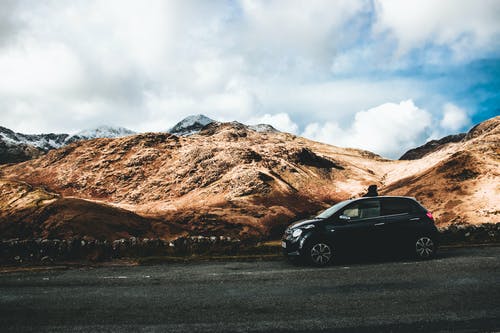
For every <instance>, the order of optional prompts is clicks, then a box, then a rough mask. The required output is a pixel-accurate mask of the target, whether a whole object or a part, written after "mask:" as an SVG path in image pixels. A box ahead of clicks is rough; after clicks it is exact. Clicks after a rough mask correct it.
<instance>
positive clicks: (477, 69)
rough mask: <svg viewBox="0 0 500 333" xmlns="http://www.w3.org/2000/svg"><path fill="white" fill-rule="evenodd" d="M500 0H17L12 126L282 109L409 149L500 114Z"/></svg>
mask: <svg viewBox="0 0 500 333" xmlns="http://www.w3.org/2000/svg"><path fill="white" fill-rule="evenodd" d="M499 92H500V0H481V1H478V0H439V1H435V0H419V1H416V0H415V1H405V0H386V1H383V0H371V1H368V0H366V1H365V0H346V1H343V0H338V1H336V0H324V1H323V0H308V1H294V0H287V1H285V0H283V1H272V0H270V1H245V0H242V1H201V0H200V1H189V0H181V1H156V0H148V1H139V0H137V1H127V0H102V1H95V0H81V1H80V0H75V1H50V0H36V1H35V0H32V1H23V0H2V1H1V2H0V126H4V127H7V128H10V129H12V130H15V131H17V132H22V133H47V132H56V133H61V132H64V133H74V132H78V131H80V130H82V129H87V128H92V127H96V126H100V125H113V126H123V127H126V128H129V129H131V130H134V131H137V132H144V131H165V130H167V129H169V128H170V127H172V126H173V125H174V124H175V123H177V122H178V121H179V120H181V119H182V118H184V117H186V116H189V115H193V114H204V115H206V116H208V117H210V118H212V119H215V120H218V121H233V120H236V121H240V122H243V123H246V124H257V123H268V124H271V125H273V126H275V127H276V128H277V129H279V130H282V131H286V132H290V133H293V134H296V135H300V136H305V137H307V138H310V139H313V140H317V141H322V142H326V143H330V144H333V145H337V146H343V147H355V148H361V149H366V150H370V151H373V152H375V153H378V154H380V155H382V156H385V157H389V158H398V157H399V156H400V155H401V154H402V153H404V152H405V151H406V150H408V149H409V148H413V147H415V146H418V145H420V144H423V143H425V142H426V141H427V140H430V139H436V138H439V137H442V136H444V135H448V134H453V133H458V132H461V131H466V130H467V129H469V128H470V127H471V126H472V125H473V124H476V123H478V122H481V121H483V120H486V119H488V118H491V117H493V116H496V115H498V114H500V93H499Z"/></svg>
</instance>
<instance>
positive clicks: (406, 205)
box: [282, 196, 438, 266]
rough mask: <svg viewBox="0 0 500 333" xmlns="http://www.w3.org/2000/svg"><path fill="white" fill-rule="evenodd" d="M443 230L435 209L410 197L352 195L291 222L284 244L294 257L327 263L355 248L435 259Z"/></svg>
mask: <svg viewBox="0 0 500 333" xmlns="http://www.w3.org/2000/svg"><path fill="white" fill-rule="evenodd" d="M437 235H438V231H437V228H436V226H435V225H434V219H433V217H432V214H431V213H430V212H429V211H428V210H427V209H425V208H424V207H423V206H422V205H421V204H420V203H419V202H418V201H417V200H415V199H414V198H410V197H392V196H391V197H389V196H381V197H371V198H360V199H355V200H347V201H342V202H339V203H337V204H336V205H334V206H332V207H330V208H328V209H327V210H325V211H323V212H322V213H321V214H319V215H318V216H316V217H314V218H313V219H311V220H306V221H299V222H296V223H293V224H292V225H290V226H289V227H288V228H287V229H286V231H285V234H284V236H283V239H282V247H283V252H284V254H285V255H287V256H289V257H302V258H304V259H306V260H307V261H308V262H310V263H311V264H313V265H316V266H324V265H326V264H328V263H330V262H331V261H334V260H335V259H336V258H337V256H339V255H342V254H349V253H352V252H356V253H359V252H360V251H361V252H364V253H368V254H371V253H374V252H379V251H387V250H388V251H397V253H408V254H411V255H414V256H416V257H417V258H419V259H428V258H432V257H433V256H434V255H435V253H436V250H437V240H438V238H437Z"/></svg>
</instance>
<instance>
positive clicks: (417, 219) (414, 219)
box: [410, 217, 420, 221]
mask: <svg viewBox="0 0 500 333" xmlns="http://www.w3.org/2000/svg"><path fill="white" fill-rule="evenodd" d="M419 220H420V217H414V218H412V219H410V221H419Z"/></svg>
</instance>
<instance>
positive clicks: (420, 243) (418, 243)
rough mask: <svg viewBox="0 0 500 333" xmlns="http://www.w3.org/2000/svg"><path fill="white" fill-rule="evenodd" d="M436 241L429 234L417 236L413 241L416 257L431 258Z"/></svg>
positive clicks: (434, 252) (434, 253) (435, 248)
mask: <svg viewBox="0 0 500 333" xmlns="http://www.w3.org/2000/svg"><path fill="white" fill-rule="evenodd" d="M436 250H437V247H436V241H435V240H434V239H433V237H431V236H419V237H417V238H416V240H415V243H414V253H415V256H416V257H417V259H422V260H425V259H431V258H433V257H434V256H435V255H436Z"/></svg>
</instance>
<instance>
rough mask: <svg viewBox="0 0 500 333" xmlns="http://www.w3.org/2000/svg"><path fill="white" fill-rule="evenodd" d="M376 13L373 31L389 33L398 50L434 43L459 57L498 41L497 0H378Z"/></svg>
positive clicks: (492, 46) (499, 10)
mask: <svg viewBox="0 0 500 333" xmlns="http://www.w3.org/2000/svg"><path fill="white" fill-rule="evenodd" d="M376 13H377V15H376V17H377V20H376V22H375V24H374V26H373V31H374V32H375V33H376V34H380V33H381V34H384V33H387V32H388V33H390V34H392V36H394V37H395V38H396V40H397V43H398V49H399V52H400V54H404V53H406V52H408V51H410V50H412V49H417V48H421V47H424V46H426V44H434V45H446V46H448V47H450V49H451V50H452V51H453V54H454V56H455V57H456V58H457V59H461V58H469V57H470V56H471V55H473V54H477V52H478V49H480V48H483V49H486V51H488V50H489V51H491V50H495V49H498V46H499V43H500V42H499V37H500V24H499V22H500V21H499V17H500V2H499V1H497V0H483V1H473V0H439V1H435V0H420V1H401V0H377V1H376ZM482 51H485V50H482ZM443 60H448V61H449V59H443Z"/></svg>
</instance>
